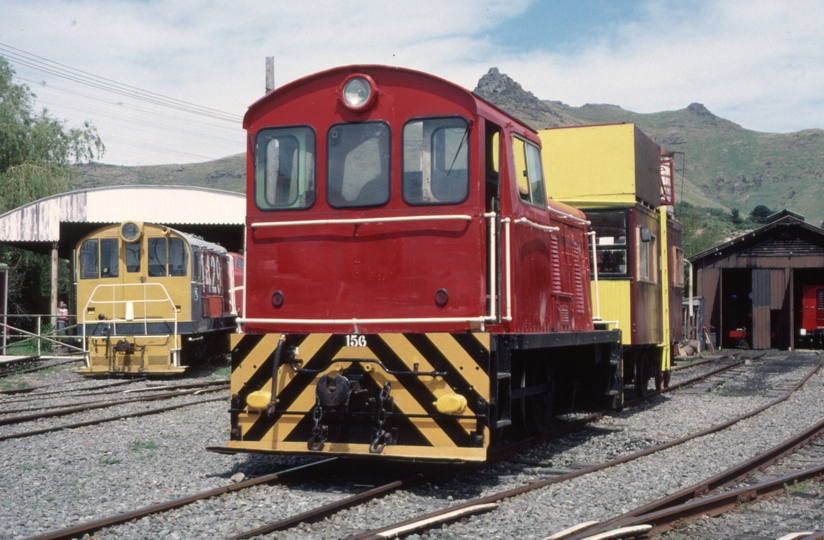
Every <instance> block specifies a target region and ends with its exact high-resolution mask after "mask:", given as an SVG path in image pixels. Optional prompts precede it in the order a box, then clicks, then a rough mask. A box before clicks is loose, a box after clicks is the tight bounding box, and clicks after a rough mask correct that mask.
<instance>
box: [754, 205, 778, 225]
mask: <svg viewBox="0 0 824 540" xmlns="http://www.w3.org/2000/svg"><path fill="white" fill-rule="evenodd" d="M772 214H773V211H772V210H770V209H769V208H767V207H766V206H764V205H763V204H759V205H758V206H756V207H755V208H753V209H752V211H751V212H750V221H752V222H754V223H766V222H767V218H768V217H770V215H772Z"/></svg>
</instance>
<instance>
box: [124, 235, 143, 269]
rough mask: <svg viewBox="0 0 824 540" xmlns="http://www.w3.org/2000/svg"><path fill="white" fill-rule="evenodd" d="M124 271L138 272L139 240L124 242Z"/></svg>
mask: <svg viewBox="0 0 824 540" xmlns="http://www.w3.org/2000/svg"><path fill="white" fill-rule="evenodd" d="M126 271H127V272H130V273H135V272H140V242H133V243H131V244H126Z"/></svg>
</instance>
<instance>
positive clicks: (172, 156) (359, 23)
mask: <svg viewBox="0 0 824 540" xmlns="http://www.w3.org/2000/svg"><path fill="white" fill-rule="evenodd" d="M531 3H532V2H530V1H529V0H518V1H513V0H484V1H482V2H481V1H474V2H470V1H458V0H439V1H438V0H422V1H419V2H403V3H401V2H398V3H387V2H384V1H382V0H363V1H361V2H359V3H357V5H356V4H353V3H351V2H339V1H336V0H325V1H314V2H303V3H299V2H226V1H215V2H208V1H205V0H202V1H199V0H179V1H175V2H160V1H157V0H148V1H125V0H121V1H110V0H105V1H104V0H72V1H68V0H62V1H58V0H29V1H27V2H8V1H6V2H3V4H4V5H3V14H4V15H3V17H2V20H0V43H3V44H6V45H11V46H13V47H17V48H19V49H22V50H24V51H27V52H31V53H34V54H37V55H40V56H43V57H45V58H48V59H50V60H54V61H57V62H60V63H63V64H66V65H69V66H72V67H74V68H77V69H81V70H84V71H87V72H89V73H94V74H96V75H99V76H103V77H106V78H109V79H113V80H115V81H118V82H120V83H124V84H128V85H132V86H135V87H138V88H141V89H145V90H150V91H153V92H156V93H158V94H162V95H165V96H172V97H175V98H177V99H181V100H185V101H188V102H192V103H197V104H199V105H203V106H207V107H211V108H214V109H219V110H222V111H228V112H230V113H233V114H236V115H238V116H241V115H242V114H243V113H244V112H245V109H246V107H247V106H248V105H249V104H251V103H252V102H253V101H254V100H256V99H257V98H258V97H260V96H261V95H262V93H263V88H264V58H265V57H266V56H274V57H275V64H276V82H277V84H278V85H282V84H285V83H286V82H289V81H292V80H294V79H296V78H299V77H302V76H305V75H309V74H311V73H313V72H316V71H319V70H322V69H327V68H330V67H333V66H337V65H343V64H348V63H381V64H390V65H400V66H404V67H409V68H413V69H419V70H422V71H427V72H430V73H434V74H436V75H438V76H441V77H444V78H446V79H449V80H452V81H454V82H456V83H458V84H461V85H463V86H465V87H468V88H470V89H471V88H473V87H474V86H475V83H476V82H477V80H478V79H479V78H480V77H481V76H482V75H483V74H484V73H485V72H486V71H487V69H488V68H489V67H491V66H498V67H499V68H500V69H501V71H503V72H505V73H507V74H509V75H510V76H512V77H513V78H514V79H515V80H517V81H518V82H520V83H521V84H522V85H523V86H524V88H526V89H527V90H530V91H532V92H533V93H534V94H535V95H537V96H538V97H540V98H542V99H553V100H562V101H564V102H566V103H569V104H571V105H582V104H584V103H587V102H591V103H597V102H603V103H615V104H619V105H621V106H623V107H624V108H626V109H630V110H635V111H638V112H654V111H659V110H668V109H678V108H683V107H685V106H687V105H688V104H689V103H691V102H693V101H699V102H702V103H704V104H705V105H706V106H707V107H708V108H709V109H710V110H711V111H713V112H714V113H716V114H718V115H720V116H724V117H727V118H729V119H731V120H733V121H734V122H737V123H740V124H742V125H743V126H744V127H747V128H751V129H758V130H763V131H786V130H796V129H802V128H806V127H824V112H822V110H821V108H820V107H819V106H818V105H819V103H820V98H819V97H818V95H819V93H820V92H819V89H820V88H822V86H824V85H822V83H824V81H822V65H824V58H822V56H823V55H824V46H822V45H824V43H822V41H824V39H822V37H821V36H820V33H821V32H820V29H821V28H824V24H822V23H824V4H821V6H822V7H819V6H820V4H819V2H817V1H815V0H797V1H794V2H775V1H773V0H747V1H744V0H728V1H727V0H701V1H699V0H694V1H691V2H682V3H680V4H675V5H674V4H673V3H672V2H664V1H663V0H650V1H649V2H648V3H647V4H646V6H645V7H646V9H645V10H644V11H643V13H644V15H643V17H642V18H641V19H640V20H635V21H615V22H614V23H613V24H611V25H609V26H608V27H607V30H606V32H605V33H604V34H603V35H602V36H601V37H600V39H597V40H595V41H593V42H592V43H583V42H582V43H578V46H576V47H575V48H574V49H570V51H571V52H569V51H567V52H565V53H564V54H561V53H559V52H556V51H554V50H552V49H550V46H549V45H547V46H546V47H544V48H542V49H537V50H519V49H518V44H519V40H518V36H517V35H500V23H501V22H502V21H505V20H507V19H510V18H514V17H517V16H519V15H521V14H523V13H524V12H525V11H526V10H527V9H528V8H529V5H530V4H531ZM564 50H565V51H566V48H565V49H564ZM16 67H17V71H18V74H19V75H21V76H24V75H25V76H26V77H31V78H32V79H31V80H35V81H40V80H46V81H47V82H48V86H47V87H45V88H43V87H40V88H35V91H36V92H37V93H38V95H39V96H40V99H39V100H38V104H40V105H47V106H48V107H49V108H50V109H51V110H52V111H53V112H54V116H56V117H58V118H68V119H69V120H70V121H71V122H72V123H78V122H80V121H82V120H85V119H92V120H93V121H94V122H95V124H96V125H97V126H98V127H99V129H100V132H101V135H102V136H103V139H104V142H106V144H107V146H108V148H109V152H108V153H107V155H106V156H104V160H103V161H105V162H110V163H125V164H136V163H168V162H184V161H203V160H206V159H214V158H218V157H222V156H224V155H226V154H230V153H235V152H242V151H243V150H244V149H245V138H244V135H243V132H242V130H241V129H240V127H239V125H234V126H232V125H227V124H225V123H222V124H221V123H215V122H214V121H210V120H208V119H201V118H197V117H195V118H194V119H189V117H183V116H181V115H179V114H177V113H174V112H173V111H169V110H163V109H157V108H156V107H153V106H151V105H148V104H145V103H140V102H134V101H131V100H129V99H126V98H124V97H122V96H121V97H118V96H112V95H107V94H102V93H99V92H97V91H95V90H93V89H89V88H85V87H80V86H77V85H74V84H70V83H68V82H66V81H62V80H60V79H58V78H55V77H52V76H49V75H46V74H42V73H37V72H33V71H31V70H28V69H27V68H25V69H24V68H22V67H20V66H16ZM55 87H58V88H65V89H70V90H72V91H75V92H80V93H83V94H88V95H95V96H98V97H100V98H102V99H105V100H107V101H109V102H112V103H111V104H109V103H103V102H101V101H93V100H90V99H87V98H80V97H78V96H75V95H72V94H66V93H65V92H60V91H57V90H55V89H54V88H55ZM117 103H122V105H118V104H117ZM136 109H139V110H136ZM153 111H161V112H163V114H165V115H167V116H171V117H173V118H163V117H157V116H155V115H154V114H152V112H153ZM138 122H139V123H138ZM153 126H154V127H153ZM164 148H165V149H169V151H163V149H164Z"/></svg>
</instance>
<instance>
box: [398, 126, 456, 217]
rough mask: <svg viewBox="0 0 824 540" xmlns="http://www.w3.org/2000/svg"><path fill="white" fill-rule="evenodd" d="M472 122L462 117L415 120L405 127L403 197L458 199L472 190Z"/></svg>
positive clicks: (434, 201)
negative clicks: (470, 185)
mask: <svg viewBox="0 0 824 540" xmlns="http://www.w3.org/2000/svg"><path fill="white" fill-rule="evenodd" d="M468 137H469V126H468V124H467V122H466V120H464V119H463V118H431V119H423V120H415V121H412V122H409V123H407V124H406V125H405V126H404V128H403V199H404V200H405V201H406V202H407V203H408V204H412V205H418V204H450V203H459V202H461V201H463V200H464V199H466V197H467V195H468V194H469V141H468Z"/></svg>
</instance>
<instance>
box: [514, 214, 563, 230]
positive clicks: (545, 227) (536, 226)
mask: <svg viewBox="0 0 824 540" xmlns="http://www.w3.org/2000/svg"><path fill="white" fill-rule="evenodd" d="M515 223H519V224H521V225H527V226H529V227H532V228H533V229H538V230H541V231H546V232H558V231H560V230H561V229H560V228H559V227H552V226H549V225H541V224H539V223H535V222H534V221H529V220H528V219H526V218H525V217H522V218H519V219H516V220H515Z"/></svg>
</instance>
